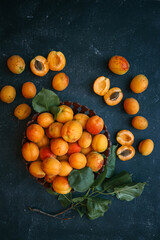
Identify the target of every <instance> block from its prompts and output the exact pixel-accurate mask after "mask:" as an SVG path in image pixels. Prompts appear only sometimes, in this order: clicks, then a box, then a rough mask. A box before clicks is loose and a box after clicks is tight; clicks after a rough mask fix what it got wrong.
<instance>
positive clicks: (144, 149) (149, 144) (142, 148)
mask: <svg viewBox="0 0 160 240" xmlns="http://www.w3.org/2000/svg"><path fill="white" fill-rule="evenodd" d="M153 149H154V142H153V141H152V140H151V139H145V140H143V141H141V142H140V144H139V146H138V150H139V152H140V153H141V154H142V155H143V156H148V155H149V154H151V152H153Z"/></svg>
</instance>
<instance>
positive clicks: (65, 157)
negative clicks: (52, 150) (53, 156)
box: [57, 154, 69, 161]
mask: <svg viewBox="0 0 160 240" xmlns="http://www.w3.org/2000/svg"><path fill="white" fill-rule="evenodd" d="M68 158H69V156H68V155H67V154H65V155H62V156H57V159H58V160H59V161H68Z"/></svg>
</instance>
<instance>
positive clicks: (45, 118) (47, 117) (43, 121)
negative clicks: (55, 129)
mask: <svg viewBox="0 0 160 240" xmlns="http://www.w3.org/2000/svg"><path fill="white" fill-rule="evenodd" d="M53 122H54V118H53V115H52V114H51V113H41V114H40V115H39V116H38V118H37V123H38V124H39V125H40V126H41V127H43V128H48V127H49V126H50V125H51V124H52V123H53Z"/></svg>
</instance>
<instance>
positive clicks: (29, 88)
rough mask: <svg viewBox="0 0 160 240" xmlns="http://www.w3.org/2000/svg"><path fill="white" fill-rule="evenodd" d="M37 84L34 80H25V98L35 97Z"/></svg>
mask: <svg viewBox="0 0 160 240" xmlns="http://www.w3.org/2000/svg"><path fill="white" fill-rule="evenodd" d="M36 92H37V90H36V86H35V85H34V84H33V83H32V82H25V83H24V84H23V86H22V95H23V96H24V97H25V98H34V97H35V95H36Z"/></svg>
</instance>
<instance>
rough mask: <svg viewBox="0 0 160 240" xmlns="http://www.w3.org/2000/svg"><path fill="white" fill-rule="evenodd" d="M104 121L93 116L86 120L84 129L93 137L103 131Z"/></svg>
mask: <svg viewBox="0 0 160 240" xmlns="http://www.w3.org/2000/svg"><path fill="white" fill-rule="evenodd" d="M103 127H104V121H103V119H102V118H101V117H99V116H97V115H95V116H93V117H91V118H89V119H88V121H87V124H86V129H87V131H88V132H89V133H91V134H93V135H95V134H98V133H100V132H101V131H102V130H103Z"/></svg>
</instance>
